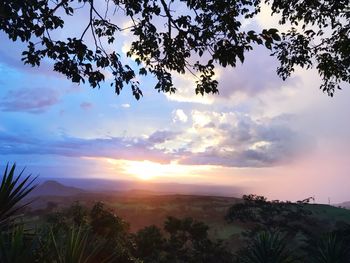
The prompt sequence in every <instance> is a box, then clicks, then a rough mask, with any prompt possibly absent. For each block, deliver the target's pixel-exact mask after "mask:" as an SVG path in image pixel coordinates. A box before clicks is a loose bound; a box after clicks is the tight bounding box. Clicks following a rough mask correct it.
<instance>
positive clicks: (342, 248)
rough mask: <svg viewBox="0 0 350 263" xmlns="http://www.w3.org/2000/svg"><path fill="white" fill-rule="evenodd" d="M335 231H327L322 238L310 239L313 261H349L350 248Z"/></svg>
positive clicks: (331, 262)
mask: <svg viewBox="0 0 350 263" xmlns="http://www.w3.org/2000/svg"><path fill="white" fill-rule="evenodd" d="M346 244H347V243H346V242H344V240H341V239H340V238H339V237H338V236H337V235H336V234H335V233H326V234H324V235H323V236H322V238H321V239H318V240H312V241H310V244H309V247H308V251H309V252H311V253H310V254H311V255H312V256H311V262H312V263H348V262H350V248H349V246H348V245H346Z"/></svg>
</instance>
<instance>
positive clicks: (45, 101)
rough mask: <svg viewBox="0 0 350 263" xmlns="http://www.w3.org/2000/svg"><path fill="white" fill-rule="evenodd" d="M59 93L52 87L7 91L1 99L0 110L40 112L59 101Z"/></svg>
mask: <svg viewBox="0 0 350 263" xmlns="http://www.w3.org/2000/svg"><path fill="white" fill-rule="evenodd" d="M59 98H60V96H59V93H58V92H57V91H56V90H54V89H52V88H21V89H16V90H11V91H9V92H8V93H7V94H6V95H5V96H4V97H3V98H2V99H1V105H0V110H2V111H10V112H28V113H42V112H45V111H47V110H48V109H49V108H51V107H52V106H53V105H55V104H57V103H58V102H59Z"/></svg>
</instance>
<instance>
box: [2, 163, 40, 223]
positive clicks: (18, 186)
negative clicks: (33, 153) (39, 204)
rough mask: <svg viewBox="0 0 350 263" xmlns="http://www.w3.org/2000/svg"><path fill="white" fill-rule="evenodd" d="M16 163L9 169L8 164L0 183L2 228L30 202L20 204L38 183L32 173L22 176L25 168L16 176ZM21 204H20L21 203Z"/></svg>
mask: <svg viewBox="0 0 350 263" xmlns="http://www.w3.org/2000/svg"><path fill="white" fill-rule="evenodd" d="M15 170H16V164H13V165H12V167H11V168H10V170H9V165H8V164H7V165H6V168H5V171H4V174H3V176H2V181H1V185H0V228H4V227H6V226H9V223H10V220H11V218H12V217H13V216H14V215H15V214H16V212H18V211H19V210H20V209H22V208H24V207H25V206H26V205H28V203H24V204H20V202H21V201H22V200H23V198H24V197H25V196H26V195H28V194H29V193H30V192H31V191H32V190H33V189H34V188H35V187H36V185H33V183H34V180H35V179H36V178H34V179H31V175H28V176H26V177H25V178H22V175H23V172H24V169H23V170H22V171H21V172H20V173H19V174H18V175H17V176H16V175H15ZM19 204H20V205H19Z"/></svg>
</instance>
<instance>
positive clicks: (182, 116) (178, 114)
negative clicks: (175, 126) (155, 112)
mask: <svg viewBox="0 0 350 263" xmlns="http://www.w3.org/2000/svg"><path fill="white" fill-rule="evenodd" d="M172 114H173V122H174V123H176V122H184V123H185V122H187V120H188V117H187V115H186V113H185V112H184V111H183V110H182V109H177V110H174V111H173V113H172Z"/></svg>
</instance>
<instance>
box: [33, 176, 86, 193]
mask: <svg viewBox="0 0 350 263" xmlns="http://www.w3.org/2000/svg"><path fill="white" fill-rule="evenodd" d="M85 192H86V191H85V190H83V189H80V188H77V187H72V186H66V185H63V184H61V183H59V182H57V181H54V180H48V181H44V182H43V183H42V184H40V185H38V186H37V187H36V188H35V189H34V190H33V191H32V192H31V193H30V194H29V195H28V197H36V196H45V195H51V196H71V195H77V194H81V193H85Z"/></svg>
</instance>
